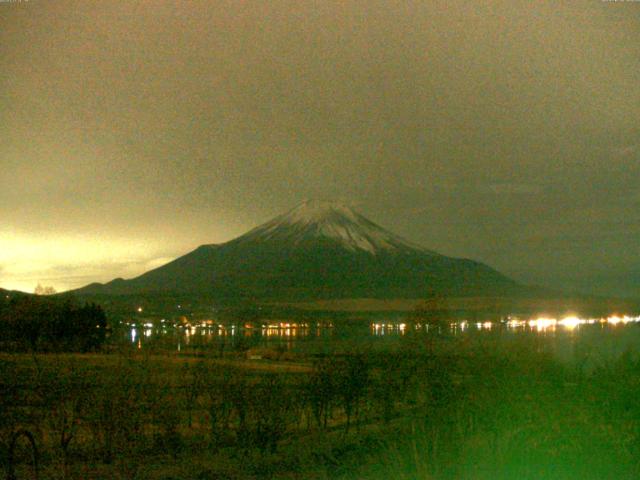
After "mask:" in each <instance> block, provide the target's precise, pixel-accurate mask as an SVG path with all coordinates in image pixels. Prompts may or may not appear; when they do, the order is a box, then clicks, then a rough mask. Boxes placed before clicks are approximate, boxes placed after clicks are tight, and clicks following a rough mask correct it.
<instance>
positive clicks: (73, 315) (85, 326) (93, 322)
mask: <svg viewBox="0 0 640 480" xmlns="http://www.w3.org/2000/svg"><path fill="white" fill-rule="evenodd" d="M107 330H108V326H107V317H106V314H105V312H104V310H103V309H102V307H100V306H99V305H96V304H93V303H88V304H80V303H78V302H77V301H75V300H74V299H70V298H64V299H60V298H52V297H44V296H34V295H16V296H12V297H11V298H6V297H5V299H4V301H3V302H1V303H0V349H3V350H14V351H25V350H29V351H83V352H86V351H91V350H96V349H99V348H100V347H101V346H102V344H103V343H104V341H105V339H106V336H107Z"/></svg>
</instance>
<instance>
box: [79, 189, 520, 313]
mask: <svg viewBox="0 0 640 480" xmlns="http://www.w3.org/2000/svg"><path fill="white" fill-rule="evenodd" d="M528 291H529V290H528V288H527V287H523V286H521V285H519V284H517V283H516V282H514V281H513V280H511V279H509V278H507V277H506V276H504V275H502V274H501V273H499V272H497V271H496V270H494V269H493V268H491V267H489V266H487V265H484V264H482V263H480V262H476V261H473V260H469V259H461V258H452V257H447V256H444V255H440V254H438V253H436V252H434V251H432V250H429V249H427V248H423V247H421V246H419V245H416V244H414V243H411V242H409V241H407V240H405V239H403V238H401V237H399V236H397V235H395V234H393V233H391V232H389V231H388V230H385V229H384V228H382V227H380V226H379V225H377V224H375V223H373V222H372V221H370V220H368V219H367V218H365V217H363V216H362V215H360V214H358V213H356V212H354V211H353V210H352V209H350V208H349V207H346V206H344V205H341V204H338V203H334V202H316V201H309V202H305V203H303V204H301V205H299V206H298V207H296V208H294V209H293V210H291V211H289V212H288V213H286V214H284V215H280V216H278V217H276V218H274V219H272V220H270V221H269V222H267V223H265V224H263V225H261V226H258V227H256V228H254V229H253V230H251V231H249V232H248V233H246V234H244V235H242V236H240V237H238V238H236V239H234V240H231V241H229V242H226V243H223V244H219V245H202V246H200V247H198V248H196V249H195V250H194V251H192V252H191V253H188V254H187V255H184V256H182V257H180V258H177V259H176V260H174V261H172V262H170V263H168V264H166V265H164V266H162V267H159V268H156V269H154V270H151V271H149V272H147V273H144V274H143V275H140V276H139V277H136V278H133V279H130V280H124V279H121V278H119V279H116V280H113V281H111V282H109V283H106V284H98V283H94V284H91V285H87V286H86V287H84V288H81V289H79V290H76V291H75V293H76V294H78V295H140V294H145V295H166V294H180V295H184V294H188V295H203V296H207V297H212V298H220V299H225V298H227V299H229V298H234V299H238V298H240V299H241V298H246V299H253V300H256V299H259V300H269V299H271V300H282V299H286V300H304V299H339V298H379V299H385V298H425V297H429V296H433V295H445V296H455V297H465V296H512V295H519V294H524V293H526V292H528Z"/></svg>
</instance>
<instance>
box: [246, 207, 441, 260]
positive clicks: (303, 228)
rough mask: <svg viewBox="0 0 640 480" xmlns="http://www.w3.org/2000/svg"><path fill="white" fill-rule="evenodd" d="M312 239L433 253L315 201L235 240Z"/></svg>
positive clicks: (362, 247)
mask: <svg viewBox="0 0 640 480" xmlns="http://www.w3.org/2000/svg"><path fill="white" fill-rule="evenodd" d="M313 239H325V240H332V241H334V242H335V243H336V244H338V245H340V246H341V247H343V248H345V249H347V250H351V251H357V250H362V251H366V252H369V253H371V254H374V255H375V254H376V253H378V252H380V251H387V252H390V251H394V250H413V251H420V252H422V253H433V252H430V251H429V250H426V249H424V248H422V247H420V246H418V245H415V244H412V243H411V242H409V241H407V240H404V239H403V238H401V237H399V236H397V235H394V234H393V233H391V232H389V231H388V230H385V229H384V228H382V227H381V226H379V225H376V224H375V223H373V222H372V221H371V220H368V219H367V218H365V217H363V216H362V215H360V214H359V213H356V212H355V211H353V210H352V209H351V208H350V207H348V206H347V205H345V204H343V203H339V202H330V201H318V200H307V201H305V202H303V203H301V204H300V205H298V206H297V207H295V208H294V209H292V210H290V211H289V212H287V213H285V214H283V215H280V216H278V217H275V218H274V219H272V220H270V221H268V222H266V223H264V224H262V225H260V226H258V227H256V228H254V229H253V230H251V231H250V232H248V233H247V234H246V235H243V236H242V237H240V238H238V239H237V241H238V242H249V241H251V242H254V241H280V242H286V243H289V244H294V245H300V244H302V243H304V242H307V241H310V240H313Z"/></svg>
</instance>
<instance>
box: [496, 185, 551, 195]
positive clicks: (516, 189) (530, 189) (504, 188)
mask: <svg viewBox="0 0 640 480" xmlns="http://www.w3.org/2000/svg"><path fill="white" fill-rule="evenodd" d="M489 190H490V191H491V192H492V193H496V194H509V195H535V194H538V193H542V187H541V186H540V185H535V184H532V183H493V184H491V185H489Z"/></svg>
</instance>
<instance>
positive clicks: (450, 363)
mask: <svg viewBox="0 0 640 480" xmlns="http://www.w3.org/2000/svg"><path fill="white" fill-rule="evenodd" d="M0 379H1V391H2V397H1V400H0V418H1V420H0V421H1V424H0V439H1V440H2V450H1V452H0V455H1V460H2V464H3V465H4V467H5V469H6V470H7V471H9V470H13V471H14V472H15V473H16V474H17V478H34V477H33V470H34V467H33V465H32V463H33V461H32V457H33V454H32V451H31V447H29V445H28V441H27V440H28V439H27V436H26V435H22V436H20V437H19V438H18V440H17V441H16V442H14V443H15V445H16V446H15V448H14V449H13V450H14V451H13V454H11V453H10V450H11V448H10V444H11V443H12V439H14V438H15V434H16V432H18V431H21V430H22V431H25V432H28V434H29V435H31V436H32V437H33V440H34V442H35V444H36V447H37V450H38V453H37V460H38V471H39V478H46V479H49V478H51V479H88V478H96V479H98V478H117V479H134V478H140V479H142V478H149V479H165V480H168V479H183V478H184V479H220V478H230V479H250V478H277V479H291V478H300V479H303V478H304V479H306V478H317V479H327V478H338V479H358V478H371V479H378V478H380V479H383V478H400V479H503V478H504V479H514V478H518V479H528V478H530V479H573V478H581V479H607V478H611V479H614V478H615V479H625V478H629V479H631V478H638V475H640V456H639V455H638V454H639V453H640V452H639V451H638V449H639V446H640V361H639V360H638V358H636V357H634V356H633V355H631V354H627V355H623V356H622V357H621V358H620V359H618V360H617V361H614V362H610V363H607V364H604V365H600V366H597V367H596V368H590V369H589V370H588V371H587V370H584V369H583V368H581V365H580V363H579V362H578V363H577V364H575V365H561V364H559V363H557V362H556V361H555V360H554V359H553V357H552V356H551V355H550V354H549V352H548V348H547V346H546V344H545V342H544V339H536V338H532V337H527V338H522V339H521V340H518V341H516V342H512V343H510V344H509V345H504V344H500V343H492V341H491V339H490V338H489V339H485V340H484V341H483V342H482V343H481V344H479V343H470V342H468V341H465V340H464V339H459V338H452V337H440V336H429V335H409V336H407V337H405V338H403V339H402V340H401V342H400V344H399V345H398V347H397V348H394V349H393V350H388V351H377V350H376V351H371V350H370V351H366V350H360V351H358V350H357V349H354V350H353V351H351V352H349V353H346V354H345V353H344V352H342V353H341V354H340V355H327V356H326V357H318V356H314V357H307V358H305V357H298V358H296V359H295V362H286V361H277V360H270V361H265V360H255V361H251V360H246V359H244V358H242V357H239V356H237V355H227V356H225V357H224V358H209V357H207V356H206V355H204V356H193V355H191V356H186V355H178V354H166V355H146V354H144V353H137V352H129V351H122V352H112V353H109V354H38V355H28V354H12V355H9V354H3V355H0ZM10 457H12V458H10Z"/></svg>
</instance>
